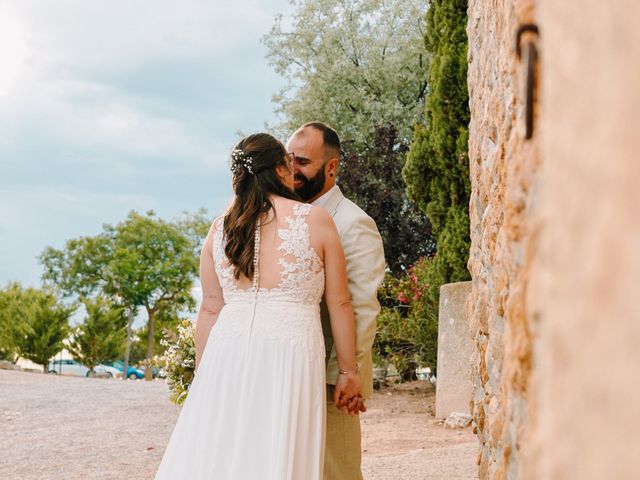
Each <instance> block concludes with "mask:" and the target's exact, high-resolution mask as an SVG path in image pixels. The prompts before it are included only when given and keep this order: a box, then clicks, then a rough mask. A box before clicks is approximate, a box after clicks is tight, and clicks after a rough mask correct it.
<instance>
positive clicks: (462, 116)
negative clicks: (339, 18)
mask: <svg viewBox="0 0 640 480" xmlns="http://www.w3.org/2000/svg"><path fill="white" fill-rule="evenodd" d="M466 24H467V2H466V1H463V0H434V1H432V2H431V3H430V6H429V10H428V12H427V29H426V35H425V44H426V48H427V50H428V51H429V52H430V54H431V64H430V66H429V75H428V84H429V92H428V95H427V101H426V108H425V112H426V116H425V117H426V118H425V122H424V123H425V124H424V125H418V126H417V127H416V129H415V133H414V138H413V140H412V143H411V147H410V150H409V154H408V155H407V161H406V163H405V166H404V169H403V176H404V179H405V182H406V184H407V193H408V195H409V197H410V198H411V199H412V200H414V201H416V202H417V203H418V205H419V206H420V208H421V210H422V211H423V212H425V213H426V214H427V216H428V217H429V220H430V221H431V225H432V227H433V234H434V235H435V237H436V244H437V254H436V256H435V258H434V262H435V263H434V268H433V274H432V276H431V278H430V284H431V285H432V287H433V286H438V287H439V286H440V285H442V284H443V283H448V282H456V281H462V280H468V279H469V271H468V270H467V260H468V258H469V247H470V237H469V198H470V191H471V183H470V178H469V157H468V152H467V143H468V125H469V118H470V116H469V95H468V91H467V35H466ZM430 292H431V293H430V295H432V296H433V297H434V298H437V296H438V292H439V289H438V288H432V289H431V290H430Z"/></svg>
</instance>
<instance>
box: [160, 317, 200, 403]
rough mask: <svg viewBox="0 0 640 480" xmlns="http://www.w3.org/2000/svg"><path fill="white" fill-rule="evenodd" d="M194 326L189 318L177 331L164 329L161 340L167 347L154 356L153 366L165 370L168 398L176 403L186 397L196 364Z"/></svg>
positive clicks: (181, 401)
mask: <svg viewBox="0 0 640 480" xmlns="http://www.w3.org/2000/svg"><path fill="white" fill-rule="evenodd" d="M195 333H196V328H195V325H194V324H193V322H191V321H190V320H183V321H182V323H181V324H180V325H178V331H177V333H176V332H175V331H171V330H166V331H165V339H163V340H162V341H161V342H162V344H163V345H164V346H166V347H167V349H166V351H165V354H164V355H163V356H161V357H155V359H154V362H153V363H154V364H155V366H158V367H159V366H162V367H164V368H165V370H166V372H167V385H168V386H169V392H170V397H169V399H170V400H171V401H172V402H173V403H175V404H176V405H182V404H183V403H184V401H185V400H186V399H187V394H188V393H189V387H190V386H191V382H193V377H194V374H195V366H196V341H195Z"/></svg>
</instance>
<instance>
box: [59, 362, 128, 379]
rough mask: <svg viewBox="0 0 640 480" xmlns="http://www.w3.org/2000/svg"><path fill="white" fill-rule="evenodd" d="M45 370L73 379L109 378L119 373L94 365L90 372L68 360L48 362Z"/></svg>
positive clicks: (113, 369)
mask: <svg viewBox="0 0 640 480" xmlns="http://www.w3.org/2000/svg"><path fill="white" fill-rule="evenodd" d="M47 370H48V372H49V373H53V374H58V375H69V376H74V377H103V378H111V377H114V376H116V375H117V374H118V373H119V372H118V370H117V369H116V368H113V367H109V366H107V365H96V366H95V367H93V372H92V371H91V370H90V369H89V367H87V366H86V365H83V364H82V363H80V362H78V361H76V360H73V359H70V358H65V359H63V360H53V361H52V362H49V368H48V369H47Z"/></svg>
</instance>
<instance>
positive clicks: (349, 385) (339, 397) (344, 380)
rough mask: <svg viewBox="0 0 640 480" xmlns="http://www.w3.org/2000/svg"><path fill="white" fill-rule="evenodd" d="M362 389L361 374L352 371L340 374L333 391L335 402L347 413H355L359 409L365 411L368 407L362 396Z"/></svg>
mask: <svg viewBox="0 0 640 480" xmlns="http://www.w3.org/2000/svg"><path fill="white" fill-rule="evenodd" d="M361 390H362V384H361V382H360V375H358V374H357V373H352V372H349V373H341V374H338V378H337V379H336V387H335V389H334V391H333V403H334V404H335V406H336V407H337V408H338V409H340V410H341V411H342V412H343V413H345V414H349V415H355V414H356V413H358V411H363V412H364V411H366V407H365V406H364V400H363V399H362V397H361V396H360V392H361ZM363 408H364V410H363Z"/></svg>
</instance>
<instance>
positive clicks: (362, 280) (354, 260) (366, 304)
mask: <svg viewBox="0 0 640 480" xmlns="http://www.w3.org/2000/svg"><path fill="white" fill-rule="evenodd" d="M341 240H342V246H343V248H344V253H345V258H346V264H347V276H348V279H349V292H350V293H351V303H352V305H353V311H354V313H355V318H356V359H357V361H358V364H361V362H362V359H363V358H364V357H365V355H367V354H369V352H370V351H371V347H372V346H373V340H374V338H375V336H376V317H377V316H378V314H379V313H380V303H379V302H378V288H379V287H380V285H381V283H382V281H383V280H384V273H385V259H384V248H383V246H382V238H381V237H380V233H379V232H378V228H377V227H376V224H375V222H374V221H373V219H371V218H370V217H368V216H361V217H359V218H357V219H356V221H355V222H354V223H353V224H352V225H351V226H350V227H349V228H348V229H347V230H346V231H345V232H344V234H343V235H342V238H341Z"/></svg>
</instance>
